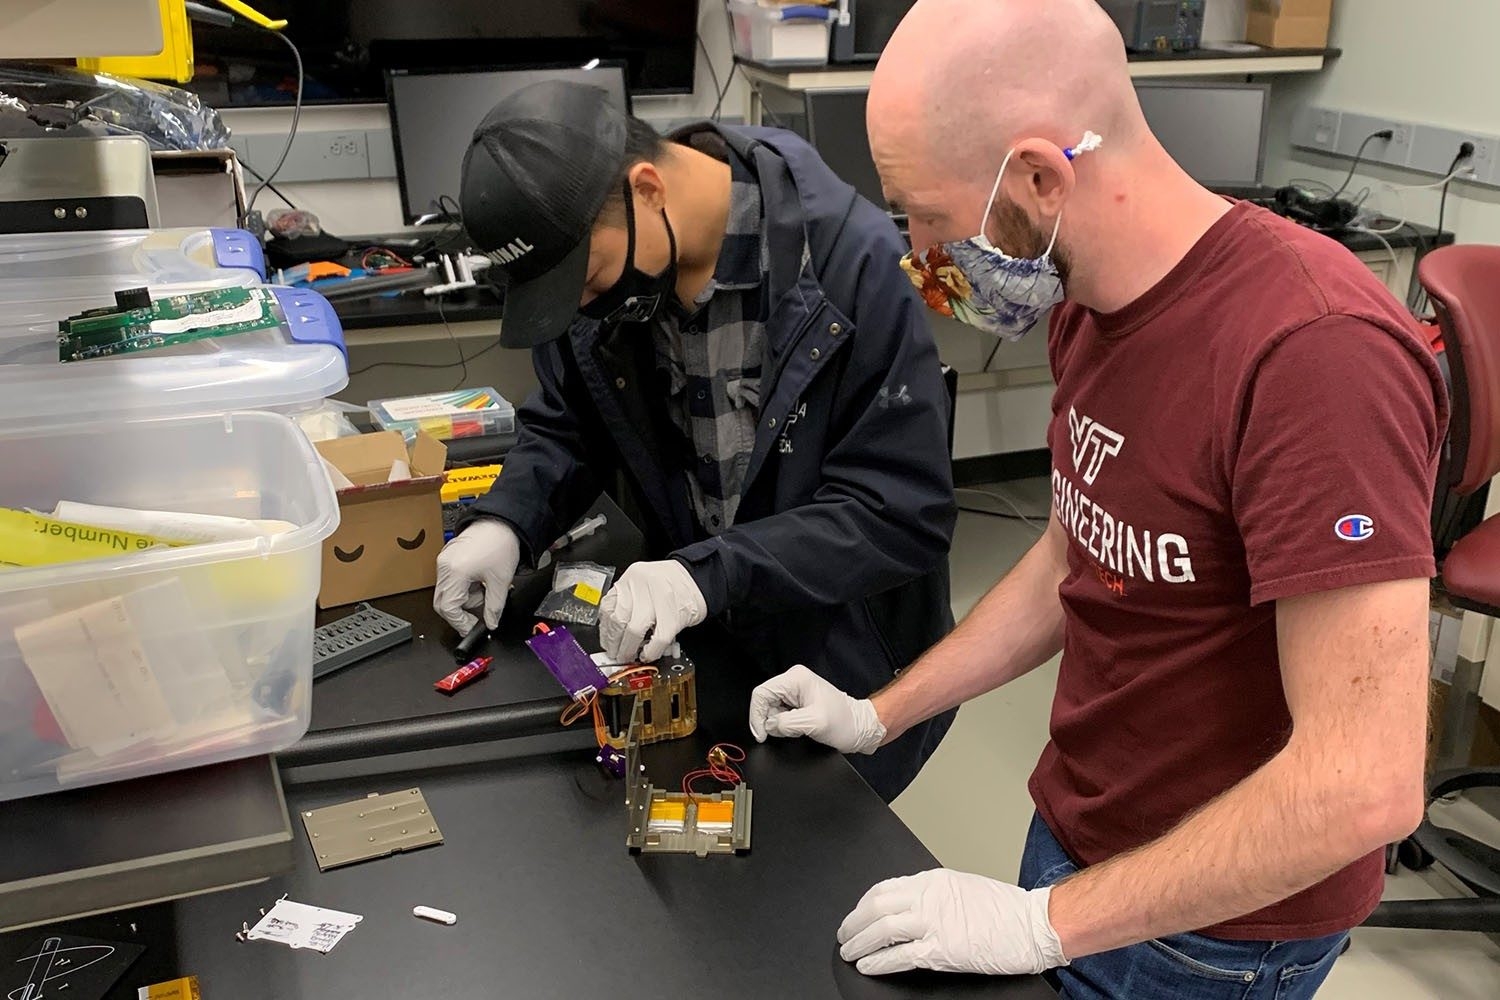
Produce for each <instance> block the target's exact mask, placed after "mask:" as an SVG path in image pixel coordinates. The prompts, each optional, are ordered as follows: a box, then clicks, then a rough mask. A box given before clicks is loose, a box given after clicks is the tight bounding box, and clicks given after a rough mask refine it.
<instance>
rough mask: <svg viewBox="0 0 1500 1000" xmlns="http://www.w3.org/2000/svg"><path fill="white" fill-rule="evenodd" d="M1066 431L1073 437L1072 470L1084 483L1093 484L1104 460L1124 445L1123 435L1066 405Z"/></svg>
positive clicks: (1115, 453)
mask: <svg viewBox="0 0 1500 1000" xmlns="http://www.w3.org/2000/svg"><path fill="white" fill-rule="evenodd" d="M1068 431H1069V432H1070V435H1071V436H1072V439H1073V471H1074V472H1077V473H1078V474H1079V475H1081V476H1082V477H1083V481H1084V483H1085V484H1086V485H1088V486H1092V485H1094V480H1095V479H1098V478H1099V470H1100V469H1101V468H1103V466H1104V460H1105V459H1106V458H1109V457H1110V456H1112V455H1118V454H1119V453H1120V449H1121V448H1123V447H1124V446H1125V436H1124V435H1122V434H1117V433H1115V432H1114V431H1112V430H1110V429H1109V428H1108V427H1105V426H1104V425H1103V424H1101V423H1099V422H1097V421H1096V420H1094V419H1093V418H1092V417H1081V416H1079V415H1078V411H1077V410H1075V409H1074V408H1073V407H1071V406H1070V407H1068Z"/></svg>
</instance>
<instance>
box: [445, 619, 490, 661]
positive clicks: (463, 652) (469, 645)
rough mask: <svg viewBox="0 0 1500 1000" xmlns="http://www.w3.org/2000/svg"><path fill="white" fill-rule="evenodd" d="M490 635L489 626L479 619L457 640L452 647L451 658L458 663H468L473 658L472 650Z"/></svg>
mask: <svg viewBox="0 0 1500 1000" xmlns="http://www.w3.org/2000/svg"><path fill="white" fill-rule="evenodd" d="M489 635H490V630H489V628H488V627H487V626H486V625H485V624H484V622H483V620H481V621H479V622H478V623H477V624H476V625H475V626H474V627H473V628H471V629H469V631H468V633H467V634H465V635H464V637H463V638H462V639H460V640H458V645H457V646H454V647H453V658H454V659H455V660H457V661H458V662H459V663H468V662H469V661H470V660H472V659H474V650H476V649H478V648H479V644H480V643H481V642H483V641H484V640H485V639H488V638H489Z"/></svg>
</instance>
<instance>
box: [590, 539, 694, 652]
mask: <svg viewBox="0 0 1500 1000" xmlns="http://www.w3.org/2000/svg"><path fill="white" fill-rule="evenodd" d="M707 617H708V601H706V600H705V599H704V597H703V592H702V591H701V590H699V589H698V585H697V584H696V583H694V582H693V576H692V574H691V573H689V572H688V571H687V567H686V566H684V565H683V564H682V563H680V562H678V561H677V560H676V559H663V560H661V561H660V562H647V563H636V564H635V565H634V566H631V567H630V568H629V569H627V570H626V571H625V572H624V573H622V574H621V575H620V578H619V579H618V580H616V581H615V585H614V586H613V587H611V588H610V589H609V593H607V594H605V595H604V600H602V601H600V602H599V642H600V644H601V645H603V646H604V652H606V653H608V654H609V656H610V658H611V659H613V660H615V661H616V662H618V663H630V662H636V661H639V662H641V663H654V662H655V661H657V660H659V659H661V656H662V654H663V653H665V652H666V651H667V647H669V646H671V645H672V643H674V642H676V641H677V634H678V633H679V632H681V631H682V630H683V629H685V628H692V627H693V626H694V625H698V624H700V623H701V622H702V621H703V619H705V618H707ZM648 637H649V641H648ZM642 645H644V646H645V648H644V649H642V648H641V647H642ZM636 654H640V655H639V656H637V655H636Z"/></svg>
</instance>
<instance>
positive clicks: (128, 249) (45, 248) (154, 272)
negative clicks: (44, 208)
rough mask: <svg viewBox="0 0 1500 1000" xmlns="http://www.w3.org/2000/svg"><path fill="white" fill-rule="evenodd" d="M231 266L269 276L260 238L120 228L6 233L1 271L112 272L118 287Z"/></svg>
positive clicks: (51, 274)
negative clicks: (78, 231) (106, 230)
mask: <svg viewBox="0 0 1500 1000" xmlns="http://www.w3.org/2000/svg"><path fill="white" fill-rule="evenodd" d="M226 269H237V270H241V271H244V272H248V273H249V274H250V275H253V276H254V277H255V278H258V279H259V280H261V281H264V280H265V279H266V257H265V253H264V252H263V251H262V250H261V246H260V242H259V241H258V240H256V238H255V237H254V236H251V235H250V234H249V233H247V232H245V230H243V229H203V228H177V229H118V230H111V231H108V232H85V233H16V234H7V235H0V276H3V277H4V278H7V279H22V278H24V279H26V280H29V281H36V280H38V279H41V280H45V281H57V280H60V279H67V278H108V279H109V280H110V281H112V282H124V283H125V284H120V285H117V287H121V288H128V287H131V286H130V284H129V282H134V283H135V285H137V286H140V285H147V286H154V285H166V284H180V283H183V282H192V281H208V280H212V279H213V278H214V277H215V275H216V273H217V272H219V271H222V270H226Z"/></svg>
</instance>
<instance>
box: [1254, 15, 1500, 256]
mask: <svg viewBox="0 0 1500 1000" xmlns="http://www.w3.org/2000/svg"><path fill="white" fill-rule="evenodd" d="M1497 39H1500V3H1496V2H1495V0H1422V2H1420V3H1412V2H1410V0H1338V2H1337V3H1336V4H1335V6H1334V24H1333V39H1332V42H1331V44H1332V45H1334V46H1335V47H1338V48H1341V49H1343V52H1344V54H1343V55H1342V56H1341V57H1339V58H1338V59H1335V60H1332V61H1331V62H1330V63H1329V65H1328V68H1327V69H1325V70H1324V71H1323V72H1322V73H1319V74H1315V75H1313V76H1309V77H1283V78H1280V79H1278V81H1277V83H1276V85H1275V90H1274V91H1273V96H1272V123H1271V137H1270V144H1271V145H1270V151H1269V156H1268V159H1267V167H1266V176H1267V181H1268V183H1271V184H1285V183H1287V182H1289V181H1291V180H1293V179H1295V178H1311V179H1313V180H1319V181H1323V182H1325V183H1326V182H1332V183H1334V185H1335V186H1337V184H1338V183H1339V182H1340V181H1342V180H1343V177H1344V174H1345V173H1346V172H1347V171H1348V170H1349V166H1350V162H1351V161H1349V160H1348V159H1339V158H1335V157H1329V156H1324V155H1322V154H1320V153H1315V152H1309V151H1306V150H1294V149H1292V148H1291V145H1290V143H1289V141H1288V136H1289V134H1290V130H1291V122H1292V116H1293V115H1294V114H1295V112H1296V109H1297V108H1298V107H1300V106H1302V105H1305V104H1315V105H1320V106H1325V107H1330V108H1335V109H1337V110H1339V111H1355V112H1360V113H1362V114H1372V115H1389V116H1391V117H1393V118H1398V119H1402V120H1406V121H1413V122H1420V123H1423V124H1429V125H1438V126H1444V127H1448V128H1455V129H1473V130H1475V131H1480V132H1484V133H1487V134H1496V135H1500V101H1497V100H1496V94H1497V87H1500V77H1497V74H1496V70H1495V63H1494V46H1495V42H1496V40H1497ZM1355 177H1356V183H1354V184H1352V185H1351V187H1352V188H1353V189H1354V190H1356V191H1357V190H1359V189H1360V188H1361V187H1363V186H1365V185H1370V186H1371V187H1372V188H1373V189H1374V195H1373V197H1374V198H1375V199H1376V201H1375V204H1376V205H1377V206H1378V207H1379V209H1380V210H1381V211H1382V212H1384V213H1386V214H1387V215H1390V216H1392V217H1393V218H1402V217H1403V216H1405V217H1408V218H1410V219H1411V221H1413V222H1421V223H1425V224H1427V225H1433V224H1435V223H1436V221H1437V212H1438V197H1439V195H1438V192H1437V191H1410V192H1406V193H1404V194H1403V195H1402V196H1401V197H1400V198H1398V197H1397V196H1395V195H1392V194H1391V193H1389V192H1387V191H1383V190H1382V189H1381V188H1380V184H1381V182H1386V183H1391V184H1426V183H1428V182H1430V181H1432V180H1433V178H1432V177H1431V176H1430V175H1427V174H1418V173H1413V172H1410V171H1405V170H1397V169H1393V168H1386V167H1363V166H1362V167H1361V168H1360V169H1359V171H1358V172H1357V173H1356V175H1355ZM1403 201H1404V207H1403ZM1444 228H1446V229H1449V230H1451V231H1453V232H1455V233H1456V234H1457V235H1458V238H1459V239H1460V240H1461V241H1463V242H1465V243H1500V191H1497V190H1494V189H1489V188H1481V187H1476V186H1474V185H1472V184H1465V183H1462V182H1456V183H1454V185H1453V186H1452V189H1451V191H1450V193H1449V196H1448V214H1447V222H1446V223H1445V224H1444Z"/></svg>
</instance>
